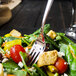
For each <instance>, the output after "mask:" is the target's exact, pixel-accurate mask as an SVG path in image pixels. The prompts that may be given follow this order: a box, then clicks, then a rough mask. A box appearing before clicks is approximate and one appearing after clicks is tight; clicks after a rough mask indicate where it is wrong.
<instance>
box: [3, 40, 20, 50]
mask: <svg viewBox="0 0 76 76" xmlns="http://www.w3.org/2000/svg"><path fill="white" fill-rule="evenodd" d="M17 44H18V45H21V40H20V39H16V40H12V41H9V42H7V43H6V44H5V46H4V50H5V51H6V50H9V51H10V49H11V47H12V46H14V45H17Z"/></svg>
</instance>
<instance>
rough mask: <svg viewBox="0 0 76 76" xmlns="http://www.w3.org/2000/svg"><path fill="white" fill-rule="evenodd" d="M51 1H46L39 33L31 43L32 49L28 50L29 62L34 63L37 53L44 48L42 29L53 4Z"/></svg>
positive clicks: (37, 56) (36, 59)
mask: <svg viewBox="0 0 76 76" xmlns="http://www.w3.org/2000/svg"><path fill="white" fill-rule="evenodd" d="M53 1H54V0H48V2H47V5H46V9H45V12H44V15H43V20H42V26H41V33H40V35H39V37H38V38H37V40H36V41H35V43H34V44H33V46H32V49H31V50H30V52H29V55H30V56H31V59H30V60H29V64H32V63H36V62H37V61H38V58H39V55H40V54H41V53H42V52H43V51H44V50H45V48H46V43H45V40H44V36H43V30H44V25H45V21H46V18H47V16H48V13H49V11H50V8H51V6H52V4H53Z"/></svg>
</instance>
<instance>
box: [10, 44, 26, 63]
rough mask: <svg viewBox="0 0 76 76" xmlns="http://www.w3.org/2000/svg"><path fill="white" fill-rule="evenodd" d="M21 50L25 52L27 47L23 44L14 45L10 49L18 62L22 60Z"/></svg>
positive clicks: (13, 57)
mask: <svg viewBox="0 0 76 76" xmlns="http://www.w3.org/2000/svg"><path fill="white" fill-rule="evenodd" d="M20 51H22V52H25V49H24V48H23V47H22V46H21V45H14V46H13V47H11V49H10V55H11V57H12V59H13V60H14V61H15V62H16V63H19V62H20V61H22V60H21V57H20V55H19V52H20Z"/></svg>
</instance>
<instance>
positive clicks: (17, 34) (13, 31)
mask: <svg viewBox="0 0 76 76" xmlns="http://www.w3.org/2000/svg"><path fill="white" fill-rule="evenodd" d="M10 35H11V36H13V37H20V36H21V33H20V32H18V31H17V30H15V29H13V30H12V31H11V32H10Z"/></svg>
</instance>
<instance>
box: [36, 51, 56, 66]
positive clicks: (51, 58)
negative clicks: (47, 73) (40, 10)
mask: <svg viewBox="0 0 76 76" xmlns="http://www.w3.org/2000/svg"><path fill="white" fill-rule="evenodd" d="M56 60H57V51H56V50H53V51H48V52H43V53H42V54H41V55H40V56H39V60H38V62H37V65H38V67H42V66H44V65H50V64H54V63H55V62H56Z"/></svg>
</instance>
